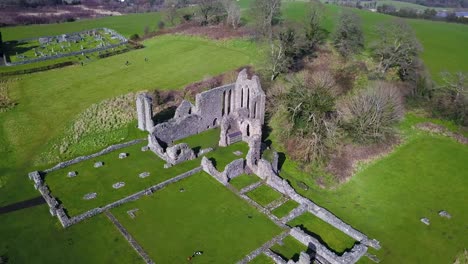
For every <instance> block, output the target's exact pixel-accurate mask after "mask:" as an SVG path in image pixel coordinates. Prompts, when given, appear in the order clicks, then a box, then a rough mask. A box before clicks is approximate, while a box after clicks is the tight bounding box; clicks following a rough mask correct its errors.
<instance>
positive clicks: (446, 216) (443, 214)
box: [439, 210, 452, 219]
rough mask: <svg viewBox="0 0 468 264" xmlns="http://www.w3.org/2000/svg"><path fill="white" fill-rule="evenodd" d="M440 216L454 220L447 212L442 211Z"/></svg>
mask: <svg viewBox="0 0 468 264" xmlns="http://www.w3.org/2000/svg"><path fill="white" fill-rule="evenodd" d="M439 215H440V216H442V217H445V218H448V219H450V218H452V216H451V215H450V214H449V213H448V212H447V211H445V210H442V211H440V212H439Z"/></svg>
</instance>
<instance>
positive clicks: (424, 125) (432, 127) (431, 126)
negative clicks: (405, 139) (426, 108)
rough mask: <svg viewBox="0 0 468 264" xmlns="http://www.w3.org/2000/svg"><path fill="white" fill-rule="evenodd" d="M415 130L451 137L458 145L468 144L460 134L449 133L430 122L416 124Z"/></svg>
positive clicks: (444, 128)
mask: <svg viewBox="0 0 468 264" xmlns="http://www.w3.org/2000/svg"><path fill="white" fill-rule="evenodd" d="M416 128H418V129H421V130H424V131H427V132H431V133H436V134H441V135H444V136H447V137H451V138H453V139H455V140H456V141H458V142H459V143H461V144H464V145H466V144H468V138H466V137H465V136H463V135H462V134H460V133H454V132H452V131H449V130H448V129H447V128H446V127H444V126H441V125H436V124H434V123H431V122H424V123H420V124H417V125H416Z"/></svg>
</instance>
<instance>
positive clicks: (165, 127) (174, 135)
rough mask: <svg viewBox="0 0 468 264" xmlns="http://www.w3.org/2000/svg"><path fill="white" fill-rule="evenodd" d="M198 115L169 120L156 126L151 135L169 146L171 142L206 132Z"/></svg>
mask: <svg viewBox="0 0 468 264" xmlns="http://www.w3.org/2000/svg"><path fill="white" fill-rule="evenodd" d="M202 121H203V120H202V118H201V117H200V116H199V115H188V116H185V117H182V118H179V119H171V120H169V121H167V122H165V123H161V124H157V125H156V126H155V127H154V128H153V129H152V134H153V135H155V136H156V137H157V138H158V139H159V140H161V141H163V142H165V143H167V144H171V143H172V142H173V141H175V140H178V139H182V138H186V137H189V136H192V135H196V134H198V133H200V132H203V131H205V130H206V127H205V126H204V124H203V122H202Z"/></svg>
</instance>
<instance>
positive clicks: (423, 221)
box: [421, 217, 431, 225]
mask: <svg viewBox="0 0 468 264" xmlns="http://www.w3.org/2000/svg"><path fill="white" fill-rule="evenodd" d="M421 222H422V223H423V224H425V225H430V224H431V223H430V222H429V218H426V217H424V218H421Z"/></svg>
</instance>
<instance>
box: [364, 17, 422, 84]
mask: <svg viewBox="0 0 468 264" xmlns="http://www.w3.org/2000/svg"><path fill="white" fill-rule="evenodd" d="M376 31H377V35H378V36H379V38H378V41H377V42H376V43H374V44H373V45H372V51H373V55H374V57H375V58H376V59H377V60H378V62H379V66H378V69H379V71H380V72H381V73H382V74H384V73H386V72H387V71H388V70H389V69H390V68H397V69H398V72H399V74H400V78H401V79H402V80H405V79H406V77H407V76H408V74H409V72H410V70H411V69H412V67H415V64H416V63H417V57H418V54H419V53H420V52H421V51H422V47H421V44H419V42H418V40H417V39H416V36H415V34H414V32H413V30H412V29H411V28H410V27H409V26H408V24H406V23H405V21H403V20H402V19H395V20H391V21H389V22H386V23H383V24H380V25H379V26H377V29H376Z"/></svg>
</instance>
